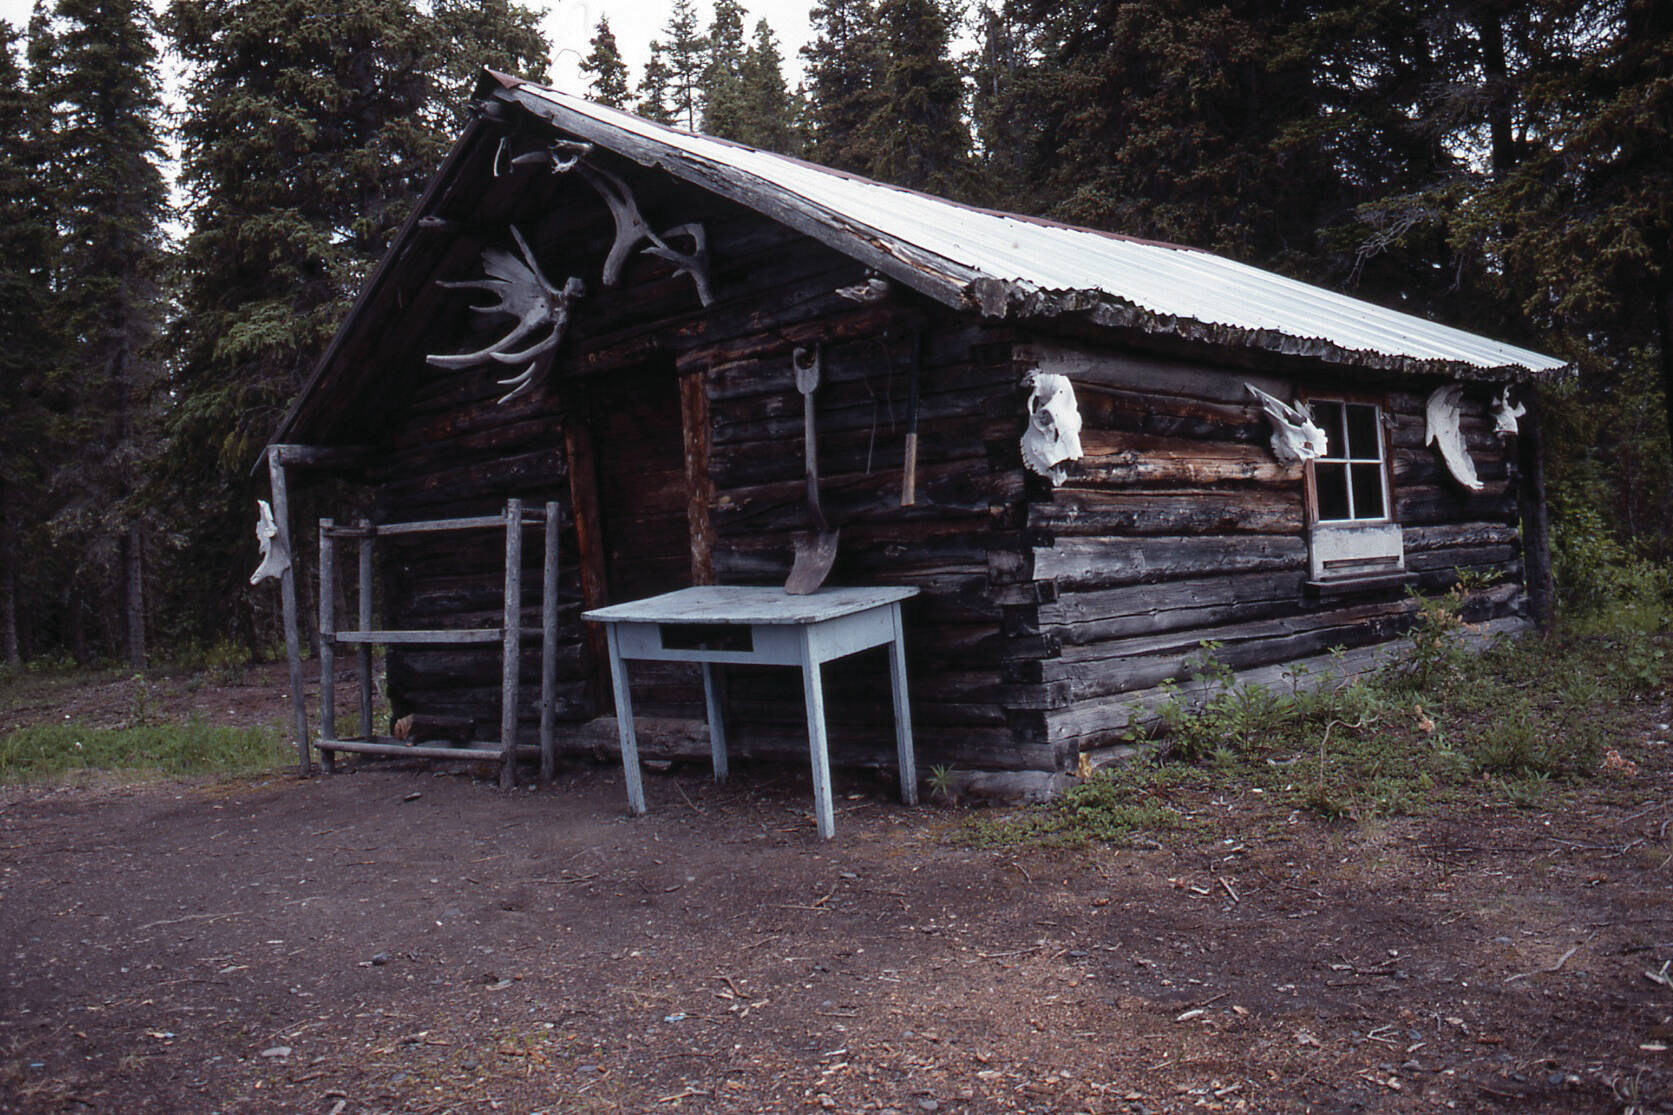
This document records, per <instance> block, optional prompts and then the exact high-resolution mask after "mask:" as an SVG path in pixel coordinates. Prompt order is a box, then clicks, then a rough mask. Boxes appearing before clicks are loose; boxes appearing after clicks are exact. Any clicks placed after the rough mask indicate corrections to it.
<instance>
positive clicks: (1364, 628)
mask: <svg viewBox="0 0 1673 1115" xmlns="http://www.w3.org/2000/svg"><path fill="white" fill-rule="evenodd" d="M1407 622H1408V621H1407V620H1406V617H1405V616H1403V615H1398V614H1393V615H1387V616H1383V617H1379V618H1376V619H1372V620H1360V621H1352V622H1347V623H1342V624H1331V625H1326V626H1321V627H1318V628H1314V629H1311V630H1306V631H1298V632H1295V633H1293V634H1287V635H1272V636H1268V637H1265V638H1257V639H1251V640H1247V641H1243V642H1239V643H1236V644H1228V645H1226V646H1223V647H1221V648H1219V649H1218V650H1216V651H1215V652H1214V657H1215V658H1216V659H1217V660H1218V661H1220V662H1223V663H1225V664H1226V665H1227V666H1229V667H1231V668H1232V669H1234V670H1244V669H1249V668H1251V667H1254V666H1264V665H1269V664H1272V663H1279V662H1287V661H1290V660H1292V659H1297V658H1304V657H1307V656H1308V655H1312V654H1318V653H1320V652H1322V651H1324V650H1326V649H1328V648H1330V647H1336V646H1342V647H1356V646H1364V645H1366V644H1368V643H1377V642H1383V641H1385V640H1388V639H1391V638H1394V637H1395V636H1397V635H1398V634H1399V633H1400V632H1401V631H1402V630H1403V629H1404V627H1405V626H1406V623H1407ZM1202 637H1203V638H1212V636H1211V635H1208V634H1206V633H1205V634H1204V635H1203V636H1202ZM1194 653H1197V649H1196V646H1195V643H1193V644H1192V649H1191V650H1190V651H1187V652H1184V653H1163V654H1158V655H1154V656H1137V657H1128V658H1118V659H1109V660H1105V661H1101V662H1099V663H1097V664H1096V665H1091V664H1086V663H1074V664H1070V663H1054V662H1044V663H1041V664H1040V665H1041V666H1042V669H1043V677H1044V680H1046V681H1056V680H1059V676H1060V675H1062V674H1068V673H1070V672H1078V673H1077V676H1073V677H1065V678H1064V680H1068V681H1070V682H1071V692H1072V693H1073V695H1074V697H1075V699H1076V700H1084V699H1086V698H1091V697H1103V696H1108V695H1109V694H1112V693H1121V692H1126V691H1129V690H1134V689H1144V688H1148V687H1150V686H1154V685H1158V684H1160V683H1161V682H1162V681H1164V680H1165V679H1167V678H1175V679H1178V680H1180V681H1181V682H1185V681H1188V680H1189V678H1188V677H1187V676H1186V671H1185V659H1186V658H1188V657H1190V655H1191V654H1194Z"/></svg>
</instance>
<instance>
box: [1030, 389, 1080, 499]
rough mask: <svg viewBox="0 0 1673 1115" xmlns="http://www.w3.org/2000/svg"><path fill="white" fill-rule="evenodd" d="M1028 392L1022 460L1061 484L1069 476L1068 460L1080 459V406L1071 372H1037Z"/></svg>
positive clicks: (1042, 474) (1055, 482) (1052, 480)
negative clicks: (1065, 464) (1032, 387)
mask: <svg viewBox="0 0 1673 1115" xmlns="http://www.w3.org/2000/svg"><path fill="white" fill-rule="evenodd" d="M1032 380H1033V384H1034V390H1033V392H1032V393H1031V394H1030V395H1029V396H1028V429H1027V431H1026V432H1025V433H1024V434H1023V435H1022V460H1023V463H1024V464H1025V465H1027V466H1028V467H1029V468H1030V469H1032V470H1033V471H1035V472H1037V473H1039V474H1040V475H1041V476H1044V477H1046V478H1047V479H1049V480H1050V481H1051V482H1052V483H1053V484H1061V483H1063V481H1064V480H1065V479H1066V478H1067V477H1068V475H1069V474H1068V471H1067V470H1066V469H1065V468H1064V467H1063V464H1062V462H1064V461H1078V460H1080V457H1081V447H1080V409H1079V408H1078V407H1077V406H1076V405H1075V389H1074V387H1073V386H1072V385H1071V384H1070V383H1069V378H1068V377H1067V376H1060V375H1055V374H1053V373H1050V372H1036V373H1035V374H1034V376H1033V377H1032Z"/></svg>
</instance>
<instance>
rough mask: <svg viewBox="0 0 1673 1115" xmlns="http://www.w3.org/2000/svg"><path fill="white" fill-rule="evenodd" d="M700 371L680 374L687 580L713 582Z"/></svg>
mask: <svg viewBox="0 0 1673 1115" xmlns="http://www.w3.org/2000/svg"><path fill="white" fill-rule="evenodd" d="M703 380H704V375H703V372H702V371H701V370H698V371H693V372H687V373H685V374H684V375H682V376H680V427H681V429H682V430H683V432H684V436H685V491H686V506H685V514H686V526H687V528H688V529H689V531H690V534H691V583H692V584H694V585H712V584H714V583H715V563H714V548H715V529H714V523H713V521H712V520H711V519H710V517H709V504H710V503H711V502H712V501H713V498H714V482H713V480H711V479H710V477H709V443H710V435H709V395H708V392H707V390H706V389H705V388H704V384H703Z"/></svg>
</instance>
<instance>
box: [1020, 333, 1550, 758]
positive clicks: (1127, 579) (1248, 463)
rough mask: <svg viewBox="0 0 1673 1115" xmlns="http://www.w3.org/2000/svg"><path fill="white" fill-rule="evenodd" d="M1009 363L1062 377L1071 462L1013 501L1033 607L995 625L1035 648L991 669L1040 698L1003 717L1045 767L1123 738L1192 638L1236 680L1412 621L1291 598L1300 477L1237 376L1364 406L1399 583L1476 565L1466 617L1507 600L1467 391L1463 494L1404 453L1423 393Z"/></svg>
mask: <svg viewBox="0 0 1673 1115" xmlns="http://www.w3.org/2000/svg"><path fill="white" fill-rule="evenodd" d="M1016 357H1017V361H1018V364H1019V367H1022V368H1025V369H1026V368H1029V367H1039V368H1041V369H1043V370H1050V371H1058V372H1062V373H1065V374H1068V375H1069V376H1070V378H1071V380H1072V381H1073V382H1074V384H1075V390H1076V394H1077V397H1078V399H1079V401H1080V409H1081V413H1082V416H1083V419H1084V421H1085V427H1084V429H1083V431H1082V435H1081V439H1082V444H1083V448H1084V449H1085V453H1086V455H1085V457H1084V459H1083V460H1082V461H1081V462H1079V465H1078V466H1072V467H1071V469H1070V475H1069V479H1068V481H1067V483H1065V484H1063V485H1061V486H1060V487H1058V488H1057V489H1056V490H1055V491H1050V490H1047V489H1044V488H1041V489H1037V491H1038V495H1037V498H1035V499H1034V500H1032V501H1031V502H1030V504H1029V508H1028V528H1029V534H1030V541H1031V542H1032V543H1033V550H1032V553H1031V558H1032V573H1033V576H1034V579H1035V581H1034V584H1035V588H1036V592H1037V595H1038V597H1039V599H1040V600H1041V603H1040V604H1038V605H1037V606H1035V607H1032V608H1021V607H1019V608H1017V609H1014V610H1013V611H1014V616H1013V625H1012V629H1013V630H1014V631H1015V632H1017V633H1018V634H1026V635H1027V636H1028V637H1029V638H1032V639H1036V640H1038V642H1039V643H1040V644H1041V646H1042V648H1043V649H1042V652H1041V653H1040V654H1039V656H1038V657H1036V658H1033V659H1019V660H1015V661H1012V662H1011V663H1009V664H1008V666H1007V672H1006V680H1007V681H1008V682H1009V683H1012V684H1016V685H1030V684H1032V685H1034V686H1036V687H1038V690H1039V696H1040V700H1039V702H1038V703H1039V704H1040V706H1041V707H1040V709H1039V710H1038V711H1037V712H1035V713H1033V714H1032V715H1027V714H1019V715H1015V716H1013V723H1014V725H1015V726H1016V728H1017V731H1018V735H1019V738H1021V739H1024V740H1027V741H1028V742H1030V743H1037V744H1045V745H1047V746H1050V747H1052V748H1053V749H1054V751H1055V755H1056V758H1057V761H1058V763H1059V765H1060V766H1064V765H1067V764H1068V763H1069V762H1070V761H1071V760H1072V757H1073V754H1074V752H1075V751H1077V750H1081V749H1085V748H1090V747H1094V746H1099V745H1102V744H1105V743H1108V742H1112V741H1113V740H1114V739H1115V738H1117V737H1118V736H1119V735H1120V734H1121V733H1122V732H1124V731H1126V730H1127V728H1128V722H1129V714H1128V709H1127V707H1126V706H1127V704H1128V701H1129V699H1130V698H1129V695H1130V694H1133V693H1135V692H1138V691H1142V690H1150V689H1153V688H1154V687H1155V686H1156V685H1157V684H1159V683H1160V682H1162V681H1164V680H1165V679H1168V678H1175V679H1179V680H1181V681H1184V680H1186V679H1187V676H1188V671H1189V669H1190V667H1189V665H1188V663H1187V659H1189V658H1191V657H1192V656H1194V655H1197V654H1200V653H1202V651H1203V644H1204V643H1206V642H1212V643H1215V644H1217V647H1216V648H1215V649H1214V650H1213V654H1214V657H1215V658H1217V659H1218V660H1219V661H1220V662H1222V663H1224V664H1225V665H1227V666H1229V667H1231V668H1232V669H1234V670H1239V671H1242V670H1250V669H1254V668H1257V667H1261V666H1266V665H1270V664H1273V663H1280V662H1285V661H1289V660H1294V659H1300V658H1305V657H1308V656H1311V655H1316V654H1319V653H1321V652H1323V651H1325V650H1328V649H1330V648H1333V647H1348V648H1351V647H1357V646H1364V645H1368V644H1371V643H1377V642H1383V641H1386V640H1389V639H1392V638H1395V637H1396V636H1398V635H1399V634H1400V633H1401V632H1402V631H1404V630H1405V628H1406V627H1407V626H1409V624H1410V622H1411V618H1412V615H1413V613H1414V609H1415V604H1414V602H1413V601H1412V600H1411V599H1410V598H1409V597H1408V596H1407V595H1406V594H1405V592H1404V591H1403V588H1402V587H1401V586H1398V585H1395V586H1384V587H1381V588H1370V589H1359V590H1355V589H1353V588H1345V589H1343V588H1337V589H1330V590H1325V591H1323V592H1320V591H1309V589H1308V587H1307V585H1306V581H1307V575H1308V574H1307V522H1306V510H1305V508H1306V500H1305V476H1304V469H1303V467H1302V466H1301V465H1285V464H1283V463H1281V462H1279V461H1278V460H1277V459H1276V458H1275V457H1274V456H1273V454H1272V452H1271V450H1270V446H1269V438H1270V435H1271V428H1270V426H1269V425H1268V424H1267V420H1266V418H1265V416H1264V415H1263V414H1262V412H1261V411H1260V409H1259V408H1258V407H1257V406H1255V405H1254V402H1253V400H1252V399H1250V398H1249V397H1248V395H1247V394H1246V392H1245V389H1244V384H1245V383H1253V384H1254V385H1255V386H1257V387H1260V388H1262V389H1263V390H1266V391H1269V392H1271V393H1272V394H1275V395H1278V396H1279V397H1281V398H1286V399H1287V398H1291V397H1293V396H1294V395H1295V394H1296V392H1297V390H1298V389H1300V390H1304V391H1312V392H1315V393H1318V394H1322V395H1329V394H1330V393H1332V392H1344V393H1347V394H1350V395H1353V396H1357V397H1364V398H1367V399H1375V400H1377V401H1380V402H1381V403H1382V404H1383V406H1384V409H1385V415H1386V416H1387V418H1388V422H1387V425H1386V426H1385V430H1386V433H1387V444H1388V449H1389V453H1390V455H1391V463H1392V468H1391V473H1392V495H1393V506H1394V518H1395V520H1396V521H1397V522H1399V523H1400V524H1401V525H1402V527H1403V528H1404V534H1405V561H1406V567H1407V570H1408V571H1409V572H1410V573H1411V574H1412V575H1413V579H1414V581H1415V583H1416V584H1417V586H1418V587H1419V588H1421V589H1422V590H1425V591H1431V592H1432V591H1439V590H1442V589H1445V588H1448V587H1450V586H1451V585H1452V584H1453V583H1454V582H1455V579H1456V576H1457V571H1458V570H1459V569H1470V570H1474V571H1476V572H1480V573H1492V574H1496V575H1498V576H1499V577H1500V578H1502V579H1504V581H1505V582H1506V583H1504V584H1502V585H1501V586H1500V587H1498V588H1497V589H1495V590H1493V591H1490V592H1485V593H1480V594H1478V596H1477V599H1476V600H1475V601H1473V602H1472V617H1473V618H1478V619H1490V618H1496V617H1499V616H1503V615H1507V614H1510V613H1512V612H1514V611H1516V610H1518V609H1521V608H1523V607H1525V597H1524V595H1523V593H1522V591H1521V589H1520V585H1519V584H1518V583H1517V582H1519V580H1520V577H1521V564H1520V543H1519V540H1518V534H1517V526H1516V498H1515V492H1514V488H1513V482H1514V477H1513V476H1512V474H1511V469H1512V463H1511V462H1512V459H1513V458H1512V457H1511V455H1510V454H1509V453H1508V452H1507V447H1506V444H1505V443H1504V442H1503V441H1502V440H1501V439H1499V438H1498V437H1496V436H1494V435H1493V434H1492V433H1491V432H1490V429H1489V425H1488V421H1487V419H1486V417H1485V415H1484V413H1483V409H1484V406H1485V402H1486V399H1485V395H1484V394H1483V398H1481V399H1473V398H1472V400H1471V402H1470V404H1469V410H1468V412H1467V414H1466V417H1465V420H1464V432H1465V435H1466V438H1467V441H1468V445H1469V449H1470V452H1471V455H1472V457H1473V458H1474V459H1475V462H1476V467H1477V470H1478V473H1479V474H1480V476H1481V479H1482V480H1483V481H1485V484H1486V486H1485V488H1484V489H1483V491H1481V492H1479V493H1474V494H1472V493H1468V492H1466V491H1465V490H1464V489H1462V488H1461V487H1459V486H1458V485H1457V484H1456V483H1454V482H1453V481H1452V480H1451V478H1450V477H1449V476H1447V474H1446V470H1445V466H1444V465H1443V464H1442V463H1441V460H1440V457H1439V455H1438V454H1437V453H1436V452H1435V451H1434V449H1433V448H1431V447H1426V446H1425V445H1424V444H1423V439H1424V402H1425V399H1426V393H1427V390H1429V389H1431V388H1432V387H1434V386H1438V385H1439V381H1437V382H1436V383H1435V384H1424V385H1414V384H1412V383H1411V381H1409V380H1408V381H1403V382H1401V383H1400V384H1399V386H1398V387H1392V386H1390V385H1389V384H1388V383H1386V382H1382V383H1379V382H1376V381H1374V380H1371V379H1369V378H1368V377H1364V376H1356V377H1355V379H1353V380H1352V381H1345V380H1341V379H1330V378H1326V377H1322V376H1315V377H1304V376H1303V377H1297V378H1280V377H1275V376H1272V375H1268V374H1260V375H1257V374H1253V373H1250V372H1247V371H1244V370H1241V369H1234V368H1223V369H1222V368H1213V367H1209V366H1204V365H1202V364H1192V363H1187V362H1185V361H1183V360H1180V361H1174V360H1162V359H1156V358H1148V357H1140V356H1135V355H1123V354H1120V353H1113V352H1098V351H1094V350H1089V349H1085V348H1078V347H1069V346H1060V345H1049V344H1019V345H1018V347H1017V350H1016ZM1414 387H1415V388H1416V389H1415V390H1414Z"/></svg>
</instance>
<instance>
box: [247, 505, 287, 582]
mask: <svg viewBox="0 0 1673 1115" xmlns="http://www.w3.org/2000/svg"><path fill="white" fill-rule="evenodd" d="M256 513H257V515H258V516H259V517H258V518H257V519H256V544H257V545H258V546H260V547H261V564H260V565H258V566H256V571H255V572H254V573H251V574H250V583H251V584H252V585H254V584H260V583H261V582H262V581H265V580H266V579H267V578H269V577H278V576H280V575H282V574H283V573H284V571H285V570H287V569H289V568H290V549H289V548H288V547H287V546H286V545H285V540H284V539H283V538H281V537H279V524H278V523H277V522H275V521H274V519H273V508H272V507H271V506H270V505H269V504H268V502H267V501H266V500H265V499H258V500H256Z"/></svg>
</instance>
